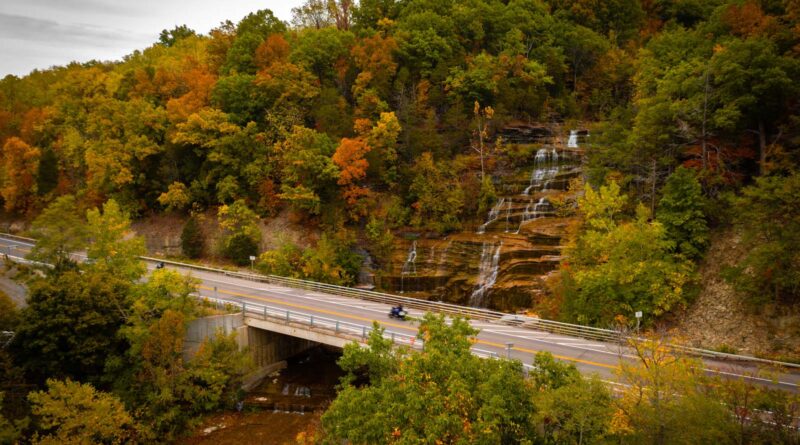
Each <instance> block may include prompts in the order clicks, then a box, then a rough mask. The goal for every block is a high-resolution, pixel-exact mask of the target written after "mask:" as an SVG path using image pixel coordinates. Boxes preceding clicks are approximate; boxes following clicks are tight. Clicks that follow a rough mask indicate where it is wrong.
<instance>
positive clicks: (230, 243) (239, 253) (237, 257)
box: [225, 233, 258, 266]
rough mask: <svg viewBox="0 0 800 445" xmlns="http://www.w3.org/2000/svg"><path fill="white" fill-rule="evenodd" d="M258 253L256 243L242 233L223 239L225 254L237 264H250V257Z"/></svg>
mask: <svg viewBox="0 0 800 445" xmlns="http://www.w3.org/2000/svg"><path fill="white" fill-rule="evenodd" d="M257 255H258V244H256V242H255V241H254V240H253V238H251V237H249V236H247V235H245V234H244V233H237V234H234V235H231V236H230V237H228V239H227V240H226V241H225V256H226V257H228V259H230V260H231V261H233V263H234V264H236V265H237V266H247V265H249V264H250V257H251V256H257Z"/></svg>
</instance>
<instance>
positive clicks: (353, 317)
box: [198, 285, 618, 369]
mask: <svg viewBox="0 0 800 445" xmlns="http://www.w3.org/2000/svg"><path fill="white" fill-rule="evenodd" d="M198 287H199V288H200V289H204V290H214V288H213V287H208V286H203V285H201V286H198ZM217 292H219V293H222V294H227V295H233V296H236V297H246V298H252V299H255V300H259V301H263V302H266V303H275V304H280V305H283V306H288V307H293V308H297V309H304V310H309V311H314V312H318V313H322V314H327V315H333V316H336V317H343V318H349V319H351V320H359V321H367V322H370V323H371V322H378V323H380V324H382V325H384V326H391V327H394V328H398V329H405V330H408V331H413V332H416V331H417V330H416V329H414V328H410V327H408V326H406V325H402V324H397V323H391V322H386V321H382V320H376V319H374V318H368V317H361V316H358V315H352V314H345V313H342V312H337V311H332V310H328V309H320V308H317V307H314V306H307V305H304V304H297V303H288V302H286V301H283V300H277V299H274V298H268V297H262V296H258V295H251V294H245V293H241V292H235V291H229V290H224V289H217ZM474 343H478V344H481V345H486V346H494V347H496V348H500V349H505V347H506V345H504V344H500V343H495V342H490V341H487V340H481V339H477V340H476V341H475V342H474ZM511 349H513V350H514V351H518V352H525V353H529V354H536V353H537V352H540V351H537V350H535V349H528V348H520V347H513V348H511ZM553 357H555V358H557V359H560V360H565V361H570V362H575V363H581V364H584V365H589V366H596V367H599V368H606V369H617V368H618V366H615V365H608V364H605V363H599V362H593V361H591V360H584V359H580V358H575V357H568V356H565V355H557V354H553Z"/></svg>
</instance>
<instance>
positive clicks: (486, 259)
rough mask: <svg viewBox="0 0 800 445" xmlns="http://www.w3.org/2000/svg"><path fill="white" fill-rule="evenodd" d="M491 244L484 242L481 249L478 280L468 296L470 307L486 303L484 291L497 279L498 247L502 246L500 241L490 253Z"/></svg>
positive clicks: (481, 305)
mask: <svg viewBox="0 0 800 445" xmlns="http://www.w3.org/2000/svg"><path fill="white" fill-rule="evenodd" d="M493 247H494V245H493V244H489V243H486V242H484V243H483V247H482V251H481V262H480V267H479V271H478V281H477V282H476V283H475V290H474V291H472V295H470V297H469V305H470V306H472V307H483V306H485V305H486V301H485V300H486V293H487V292H488V291H489V289H491V288H492V286H494V282H495V281H497V273H498V271H499V269H500V249H501V248H502V247H503V242H502V241H501V242H500V243H499V244H497V248H496V249H495V250H494V254H492V248H493Z"/></svg>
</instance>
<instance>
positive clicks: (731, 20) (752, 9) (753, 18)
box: [723, 0, 774, 37]
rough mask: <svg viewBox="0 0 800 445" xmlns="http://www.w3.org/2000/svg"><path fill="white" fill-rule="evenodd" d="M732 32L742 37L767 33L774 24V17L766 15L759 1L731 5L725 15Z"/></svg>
mask: <svg viewBox="0 0 800 445" xmlns="http://www.w3.org/2000/svg"><path fill="white" fill-rule="evenodd" d="M723 17H724V18H723V20H724V21H725V23H726V24H727V25H728V26H729V27H730V28H731V33H732V34H734V35H738V36H741V37H750V36H757V35H761V34H766V33H768V32H769V29H770V28H771V27H772V26H773V24H774V22H773V19H772V17H770V16H768V15H765V14H764V11H762V10H761V6H759V5H758V3H756V2H754V1H752V0H750V1H748V2H746V3H744V4H742V5H741V6H740V5H736V4H733V5H730V6H728V9H727V10H725V14H724V16H723Z"/></svg>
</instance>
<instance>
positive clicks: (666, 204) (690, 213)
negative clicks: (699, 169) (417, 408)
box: [656, 167, 709, 258]
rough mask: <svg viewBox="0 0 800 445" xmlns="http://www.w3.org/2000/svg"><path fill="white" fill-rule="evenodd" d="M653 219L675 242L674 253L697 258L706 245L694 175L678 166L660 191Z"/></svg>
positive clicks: (705, 226)
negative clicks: (654, 218)
mask: <svg viewBox="0 0 800 445" xmlns="http://www.w3.org/2000/svg"><path fill="white" fill-rule="evenodd" d="M661 192H662V196H661V200H660V201H659V203H658V213H657V216H656V219H657V220H658V222H660V223H661V224H662V225H663V226H664V229H665V230H666V232H667V237H668V238H669V239H671V240H672V241H674V242H675V250H676V251H677V252H678V253H681V254H683V255H686V256H687V257H688V258H698V257H699V256H700V255H702V254H703V252H704V251H705V249H706V247H707V246H708V241H709V240H708V224H707V223H706V217H705V213H704V212H703V210H704V207H705V205H704V204H705V198H704V197H703V190H702V188H701V186H700V182H699V181H698V180H697V177H696V176H695V174H694V172H692V171H691V170H689V169H687V168H684V167H678V169H676V170H675V172H674V173H672V174H671V175H670V176H669V178H667V182H666V184H664V187H663V188H662V189H661Z"/></svg>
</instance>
